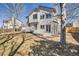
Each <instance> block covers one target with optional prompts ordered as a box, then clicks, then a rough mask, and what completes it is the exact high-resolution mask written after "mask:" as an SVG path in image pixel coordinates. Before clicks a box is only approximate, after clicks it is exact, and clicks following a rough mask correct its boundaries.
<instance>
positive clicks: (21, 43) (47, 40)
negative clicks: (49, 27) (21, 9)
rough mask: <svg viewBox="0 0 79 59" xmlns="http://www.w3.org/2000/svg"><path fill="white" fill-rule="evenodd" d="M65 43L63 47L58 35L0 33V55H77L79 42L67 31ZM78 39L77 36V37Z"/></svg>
mask: <svg viewBox="0 0 79 59" xmlns="http://www.w3.org/2000/svg"><path fill="white" fill-rule="evenodd" d="M66 37H67V40H66V41H67V45H66V46H65V47H64V48H63V47H62V46H61V44H60V42H59V41H60V40H59V39H60V37H59V36H55V37H53V36H51V37H42V36H39V35H35V34H32V33H22V32H17V33H8V34H1V35H0V55H1V56H3V55H4V56H7V55H8V56H13V55H16V56H57V55H58V56H59V55H62V56H64V55H68V56H69V55H79V48H78V47H79V43H78V41H77V40H75V38H74V37H73V35H71V34H70V33H67V36H66ZM77 39H78V38H77Z"/></svg>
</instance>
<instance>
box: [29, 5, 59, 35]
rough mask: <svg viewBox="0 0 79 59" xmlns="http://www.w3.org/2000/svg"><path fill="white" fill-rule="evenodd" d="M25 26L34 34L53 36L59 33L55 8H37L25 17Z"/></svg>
mask: <svg viewBox="0 0 79 59" xmlns="http://www.w3.org/2000/svg"><path fill="white" fill-rule="evenodd" d="M27 19H28V21H27V24H28V26H29V27H30V28H31V31H33V33H35V34H45V35H55V34H59V33H60V16H57V13H56V9H55V8H49V7H44V6H39V7H38V8H35V9H34V10H33V11H32V12H31V13H30V14H29V15H28V16H27Z"/></svg>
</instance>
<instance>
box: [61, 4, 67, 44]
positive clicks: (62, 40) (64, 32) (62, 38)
mask: <svg viewBox="0 0 79 59" xmlns="http://www.w3.org/2000/svg"><path fill="white" fill-rule="evenodd" d="M60 9H61V10H60V12H61V35H60V42H61V44H62V45H66V31H65V29H66V28H65V26H64V27H63V25H64V23H65V22H64V20H65V19H63V17H64V16H63V3H60Z"/></svg>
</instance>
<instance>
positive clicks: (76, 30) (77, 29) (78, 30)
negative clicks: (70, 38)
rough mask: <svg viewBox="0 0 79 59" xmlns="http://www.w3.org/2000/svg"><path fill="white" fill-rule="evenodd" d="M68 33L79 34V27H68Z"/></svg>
mask: <svg viewBox="0 0 79 59" xmlns="http://www.w3.org/2000/svg"><path fill="white" fill-rule="evenodd" d="M66 32H68V33H79V27H66Z"/></svg>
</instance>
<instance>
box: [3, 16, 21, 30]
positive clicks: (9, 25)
mask: <svg viewBox="0 0 79 59" xmlns="http://www.w3.org/2000/svg"><path fill="white" fill-rule="evenodd" d="M21 27H22V22H21V21H19V20H17V19H15V18H14V17H12V18H9V19H8V20H4V21H3V29H20V28H21Z"/></svg>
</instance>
